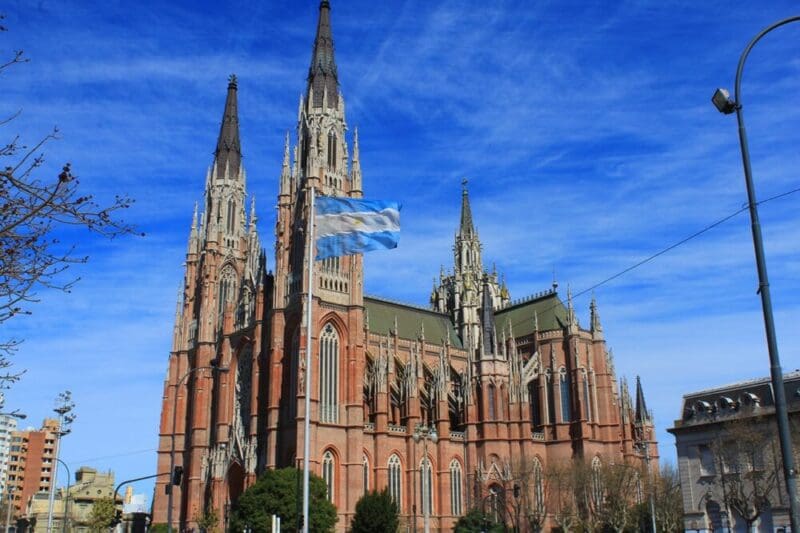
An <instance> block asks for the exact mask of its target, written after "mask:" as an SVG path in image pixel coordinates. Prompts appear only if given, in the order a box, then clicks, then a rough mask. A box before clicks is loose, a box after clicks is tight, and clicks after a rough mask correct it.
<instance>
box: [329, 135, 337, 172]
mask: <svg viewBox="0 0 800 533" xmlns="http://www.w3.org/2000/svg"><path fill="white" fill-rule="evenodd" d="M328 168H329V169H331V170H336V134H335V133H334V132H333V130H331V131H329V132H328Z"/></svg>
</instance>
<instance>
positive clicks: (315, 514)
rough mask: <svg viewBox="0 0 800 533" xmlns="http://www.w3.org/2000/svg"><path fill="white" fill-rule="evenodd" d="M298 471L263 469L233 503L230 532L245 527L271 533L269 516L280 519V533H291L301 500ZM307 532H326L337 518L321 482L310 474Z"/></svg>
mask: <svg viewBox="0 0 800 533" xmlns="http://www.w3.org/2000/svg"><path fill="white" fill-rule="evenodd" d="M302 477H303V473H302V471H300V470H298V469H297V468H291V467H289V468H281V469H278V470H267V471H266V472H265V473H264V475H262V476H261V477H260V478H258V481H256V482H255V483H254V484H253V486H252V487H250V488H248V489H247V490H246V491H244V492H243V493H242V495H241V496H240V497H239V500H238V501H237V502H236V503H235V504H234V506H233V509H232V513H231V522H230V529H231V531H243V530H244V529H245V528H249V530H250V531H252V532H253V533H266V532H268V531H271V527H272V522H271V516H272V515H278V516H280V517H281V531H285V532H290V531H291V532H294V531H296V529H297V523H298V521H297V519H298V516H299V515H300V513H301V512H302V511H301V505H300V502H301V500H302V491H303V489H302ZM310 490H311V502H310V504H311V505H310V522H311V523H310V524H309V525H310V528H309V529H310V530H311V532H312V533H327V532H328V531H332V530H333V526H334V525H335V524H336V520H337V519H338V518H337V516H336V507H334V505H333V504H332V503H331V502H329V501H328V498H327V497H326V488H325V482H324V481H323V480H322V478H320V477H318V476H315V475H314V474H311V487H310Z"/></svg>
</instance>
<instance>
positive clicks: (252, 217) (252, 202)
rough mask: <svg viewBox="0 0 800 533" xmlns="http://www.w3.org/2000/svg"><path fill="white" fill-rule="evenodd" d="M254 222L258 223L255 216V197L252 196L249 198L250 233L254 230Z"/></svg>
mask: <svg viewBox="0 0 800 533" xmlns="http://www.w3.org/2000/svg"><path fill="white" fill-rule="evenodd" d="M256 222H258V217H257V216H256V196H255V195H253V196H252V197H250V225H249V227H250V231H252V230H254V229H255V227H256Z"/></svg>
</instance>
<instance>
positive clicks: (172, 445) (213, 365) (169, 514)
mask: <svg viewBox="0 0 800 533" xmlns="http://www.w3.org/2000/svg"><path fill="white" fill-rule="evenodd" d="M200 370H211V371H216V372H227V371H228V369H227V368H220V367H219V362H218V361H217V360H216V359H212V360H211V361H210V362H209V365H208V366H198V367H195V368H190V369H189V370H187V371H186V373H185V374H184V375H183V376H181V379H180V380H178V384H177V385H176V386H175V396H173V398H172V438H171V439H170V447H169V474H170V480H169V482H168V483H169V484H168V485H167V488H168V490H169V492H168V493H167V533H172V492H173V488H174V487H173V485H172V473H173V472H174V471H175V428H176V427H177V423H178V392H179V391H180V389H181V387H182V386H183V383H184V382H185V381H186V378H188V377H189V376H191V375H192V374H194V373H195V372H198V371H200ZM183 440H184V448H185V447H186V446H185V442H186V432H185V431H184V439H183Z"/></svg>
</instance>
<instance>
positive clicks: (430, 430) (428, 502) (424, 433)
mask: <svg viewBox="0 0 800 533" xmlns="http://www.w3.org/2000/svg"><path fill="white" fill-rule="evenodd" d="M420 439H422V444H423V450H424V458H425V460H424V462H423V463H422V464H425V465H427V467H428V476H427V481H428V483H427V484H426V483H425V481H426V479H425V477H423V470H422V464H420V466H419V477H420V483H421V484H422V494H423V496H422V513H423V517H424V518H423V524H424V525H423V527H424V528H425V533H430V532H431V506H432V504H433V501H432V500H433V487H432V486H431V485H432V483H433V472H431V468H432V465H431V462H430V460H429V459H428V440H430V441H431V442H432V443H434V444H436V442H437V441H438V440H439V435H438V434H437V433H436V428H435V427H433V426H421V425H417V427H416V428H414V442H415V443H419V441H420ZM426 496H427V498H426ZM416 499H417V496H416V494H415V495H414V500H415V501H416ZM414 527H416V516H415V517H414Z"/></svg>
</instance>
